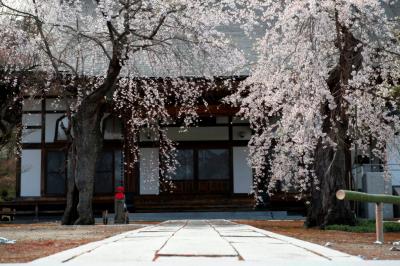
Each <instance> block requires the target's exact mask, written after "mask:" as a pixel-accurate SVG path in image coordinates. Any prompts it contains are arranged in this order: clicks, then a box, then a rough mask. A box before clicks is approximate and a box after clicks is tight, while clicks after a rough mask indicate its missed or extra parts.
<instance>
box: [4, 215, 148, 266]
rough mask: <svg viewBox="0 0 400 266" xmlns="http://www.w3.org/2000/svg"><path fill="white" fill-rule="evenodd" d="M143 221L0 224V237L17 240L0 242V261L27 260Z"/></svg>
mask: <svg viewBox="0 0 400 266" xmlns="http://www.w3.org/2000/svg"><path fill="white" fill-rule="evenodd" d="M145 225H146V224H129V225H94V226H62V225H59V224H57V223H41V224H18V225H17V224H0V237H5V238H8V239H13V240H16V241H17V242H16V244H7V245H0V263H21V262H29V261H32V260H34V259H38V258H41V257H45V256H48V255H51V254H54V253H57V252H60V251H63V250H66V249H70V248H74V247H77V246H79V245H83V244H86V243H89V242H93V241H98V240H101V239H104V238H107V237H110V236H113V235H116V234H119V233H122V232H126V231H131V230H135V229H138V228H141V227H143V226H145Z"/></svg>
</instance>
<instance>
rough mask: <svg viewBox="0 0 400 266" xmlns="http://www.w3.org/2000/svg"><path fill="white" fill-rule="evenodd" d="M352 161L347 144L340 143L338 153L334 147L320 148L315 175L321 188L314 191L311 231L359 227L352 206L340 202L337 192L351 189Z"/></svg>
mask: <svg viewBox="0 0 400 266" xmlns="http://www.w3.org/2000/svg"><path fill="white" fill-rule="evenodd" d="M339 134H340V133H339ZM342 134H343V132H342ZM344 136H345V135H344ZM350 160H351V158H350V151H349V147H348V146H347V144H346V143H344V142H342V143H338V146H337V148H336V150H334V149H333V148H332V147H325V148H324V147H323V145H322V144H319V145H318V148H317V152H316V165H315V174H316V175H317V177H318V180H319V182H320V184H319V186H317V185H314V186H313V188H312V191H311V206H310V208H309V210H308V214H307V221H306V226H307V227H312V226H319V227H321V228H324V227H325V226H326V225H328V224H350V225H354V224H355V216H354V214H353V212H352V210H351V208H350V203H349V202H348V201H340V200H338V199H336V191H338V190H340V189H348V187H347V182H346V180H347V179H348V178H349V175H350V174H351V168H350V167H349V164H348V162H350ZM317 187H319V189H317Z"/></svg>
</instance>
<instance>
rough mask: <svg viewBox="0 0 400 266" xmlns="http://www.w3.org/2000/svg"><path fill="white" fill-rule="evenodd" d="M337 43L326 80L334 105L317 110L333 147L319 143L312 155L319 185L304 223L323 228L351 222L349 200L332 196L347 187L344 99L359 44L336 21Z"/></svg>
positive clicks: (348, 165)
mask: <svg viewBox="0 0 400 266" xmlns="http://www.w3.org/2000/svg"><path fill="white" fill-rule="evenodd" d="M336 26H337V33H338V36H337V46H338V49H339V50H340V58H339V63H338V65H337V66H336V68H335V69H333V70H332V72H331V73H330V76H329V79H328V81H327V83H328V86H329V88H330V91H331V94H332V95H333V96H334V97H335V103H336V106H337V107H336V108H335V109H334V110H330V109H329V107H328V103H327V104H326V106H324V107H323V109H322V110H321V111H322V112H323V113H324V114H325V115H326V118H325V121H324V125H323V130H324V132H325V133H326V134H327V136H329V137H330V138H331V139H332V140H334V141H335V142H336V143H337V146H336V148H335V149H334V148H333V147H330V146H329V147H325V146H326V145H324V144H323V143H319V144H318V146H317V149H316V155H315V174H316V176H317V178H318V181H319V184H313V187H312V190H311V200H310V203H311V205H310V207H309V210H308V214H307V220H306V223H305V224H306V226H308V227H311V226H320V227H322V228H323V227H325V226H326V225H328V224H350V225H353V224H354V223H355V215H354V213H353V212H352V210H351V208H350V204H349V202H344V201H339V200H337V199H336V191H337V190H339V189H350V187H348V186H349V184H348V183H349V182H346V181H347V180H349V179H350V178H351V175H352V173H351V151H350V146H351V139H349V136H348V135H347V133H348V129H349V116H348V113H347V103H346V100H345V99H344V96H345V91H346V90H347V89H350V88H349V87H348V84H349V80H350V79H351V73H352V71H353V70H356V71H357V70H359V69H360V68H361V66H362V56H361V49H356V47H357V46H358V44H359V43H360V42H359V41H358V40H357V39H355V38H354V36H353V35H352V33H351V32H349V31H348V29H347V28H346V27H343V26H341V25H340V24H339V22H338V21H337V25H336Z"/></svg>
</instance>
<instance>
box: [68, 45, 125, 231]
mask: <svg viewBox="0 0 400 266" xmlns="http://www.w3.org/2000/svg"><path fill="white" fill-rule="evenodd" d="M117 52H118V51H115V54H114V55H113V59H112V60H111V62H110V65H109V69H108V73H107V78H106V79H105V81H104V83H103V84H102V86H100V87H99V88H97V89H96V90H95V91H93V92H92V93H91V94H89V95H88V96H86V97H85V98H84V99H83V101H82V103H81V104H80V105H79V108H78V110H77V112H76V113H75V115H74V116H73V117H72V119H71V120H72V133H73V134H72V135H73V136H72V137H73V140H72V147H73V149H72V150H71V158H69V161H70V162H71V163H72V166H71V167H72V168H71V171H70V173H71V174H70V173H68V174H69V177H68V193H67V206H66V207H67V208H66V209H65V213H64V216H63V221H62V222H63V223H64V224H80V225H88V224H94V217H93V208H92V200H93V192H94V176H95V172H96V162H97V159H98V158H99V155H100V153H101V152H102V149H103V135H102V134H101V130H100V122H101V119H102V117H103V111H102V107H103V105H104V96H105V95H106V94H107V93H110V92H112V91H113V89H114V88H115V83H116V81H117V78H118V75H119V73H120V71H121V64H120V62H119V60H120V55H119V54H118V53H117Z"/></svg>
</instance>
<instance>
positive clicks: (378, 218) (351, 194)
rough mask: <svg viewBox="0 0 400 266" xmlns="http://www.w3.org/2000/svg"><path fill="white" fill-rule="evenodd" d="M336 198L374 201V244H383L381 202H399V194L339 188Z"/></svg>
mask: <svg viewBox="0 0 400 266" xmlns="http://www.w3.org/2000/svg"><path fill="white" fill-rule="evenodd" d="M336 198H337V199H338V200H354V201H362V202H373V203H375V233H376V241H375V244H383V203H388V204H400V197H399V196H392V195H385V194H367V193H363V192H357V191H351V190H339V191H337V192H336Z"/></svg>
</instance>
